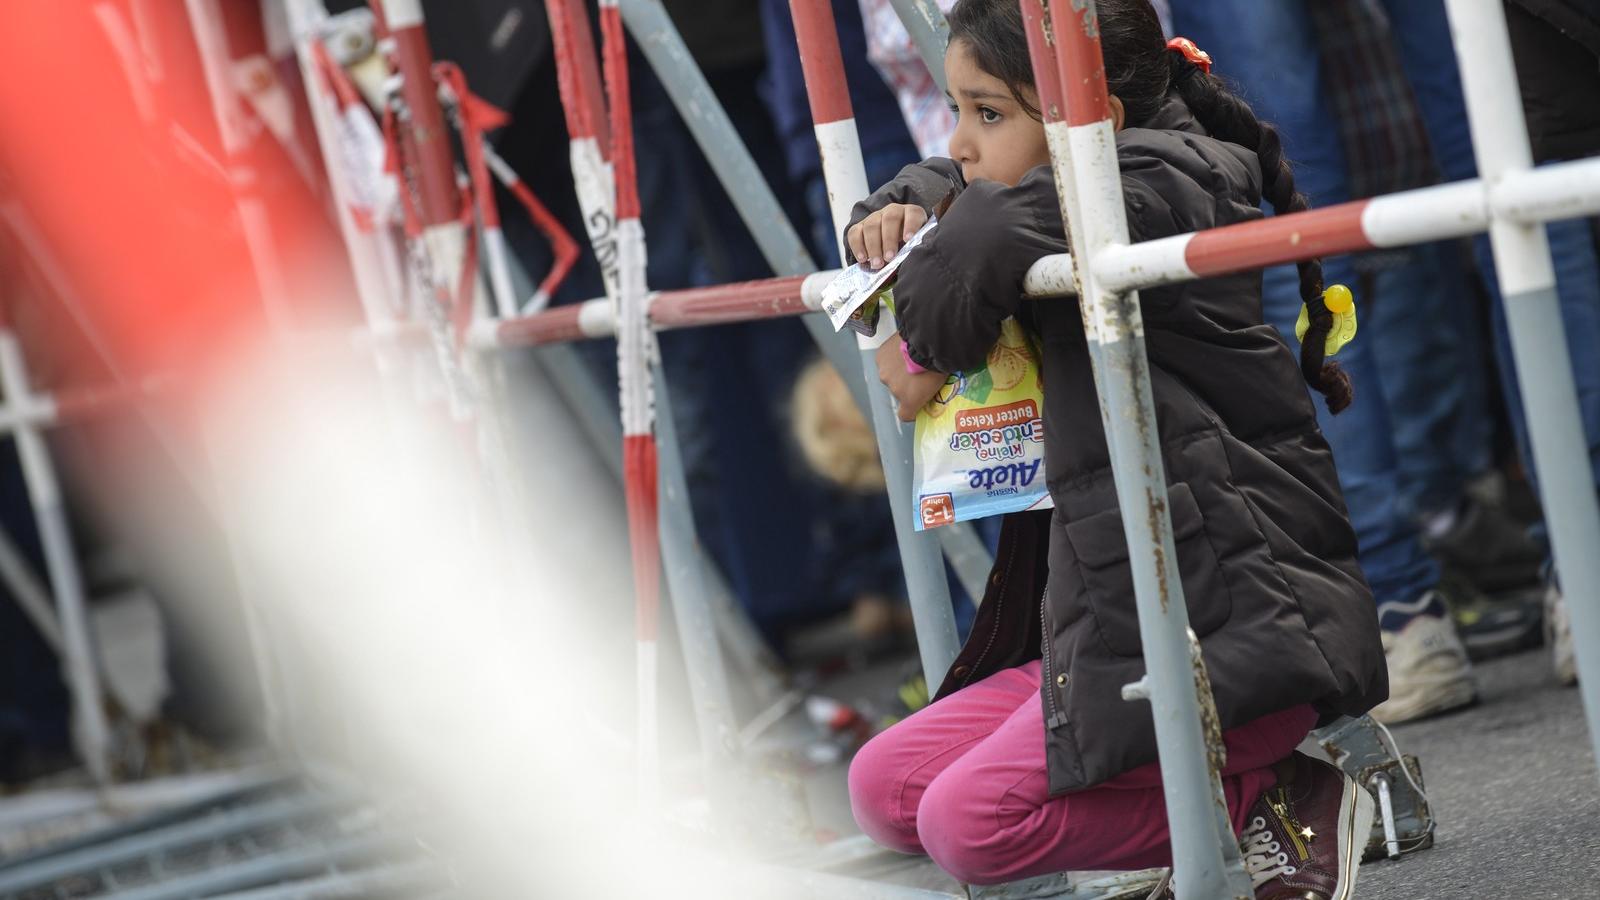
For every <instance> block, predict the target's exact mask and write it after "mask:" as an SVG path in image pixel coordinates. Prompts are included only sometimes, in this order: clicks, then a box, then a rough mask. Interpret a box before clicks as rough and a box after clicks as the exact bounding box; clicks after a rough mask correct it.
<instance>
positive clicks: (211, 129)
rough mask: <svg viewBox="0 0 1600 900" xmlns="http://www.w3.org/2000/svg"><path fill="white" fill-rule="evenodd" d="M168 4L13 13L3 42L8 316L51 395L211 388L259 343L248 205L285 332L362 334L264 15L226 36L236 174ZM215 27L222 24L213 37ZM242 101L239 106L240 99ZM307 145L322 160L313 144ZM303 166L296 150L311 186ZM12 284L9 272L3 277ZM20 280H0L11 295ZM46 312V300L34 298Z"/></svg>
mask: <svg viewBox="0 0 1600 900" xmlns="http://www.w3.org/2000/svg"><path fill="white" fill-rule="evenodd" d="M189 6H190V5H189V4H184V3H178V2H172V0H94V2H81V3H61V2H59V0H14V2H9V3H7V4H5V10H4V13H3V19H4V21H3V24H0V60H4V62H5V67H6V70H7V72H6V77H5V78H0V122H4V123H5V125H4V127H3V128H0V265H4V266H6V267H7V269H16V268H20V269H22V270H23V274H24V276H25V280H26V282H27V283H28V284H29V285H30V286H31V288H32V289H31V290H27V291H12V290H8V289H7V288H6V287H5V285H4V284H3V283H0V313H3V314H4V316H5V318H6V320H7V321H8V323H10V327H14V328H16V329H17V330H18V332H19V334H20V336H21V338H22V340H23V343H24V347H25V348H26V350H27V352H28V354H29V357H30V359H31V360H32V361H33V362H34V369H35V370H36V371H39V372H44V373H48V380H49V381H50V382H51V383H49V384H41V385H39V386H40V387H41V388H45V389H49V388H53V387H61V386H66V384H65V383H68V382H83V381H102V380H103V379H104V377H105V375H106V374H107V373H108V371H116V372H119V373H123V374H126V375H129V376H132V375H138V374H145V373H151V372H162V373H167V374H173V375H177V376H178V377H179V379H180V380H181V381H190V380H191V379H197V380H203V379H204V378H205V377H206V376H207V373H208V372H211V371H214V369H212V366H213V365H214V364H217V363H220V362H225V361H227V360H228V359H229V358H230V354H233V353H234V352H236V351H237V350H238V349H239V346H240V342H241V341H248V340H252V339H259V338H260V337H263V336H264V335H265V333H266V328H267V322H268V319H267V316H266V315H265V310H264V307H263V296H262V289H261V284H262V279H261V274H262V273H261V272H260V271H259V270H258V268H257V266H256V265H255V262H254V261H253V259H252V255H251V253H250V251H249V248H248V247H247V244H246V241H245V237H244V231H243V229H242V227H241V217H240V212H239V206H238V204H237V199H238V196H239V195H240V194H241V193H242V194H247V195H253V196H254V197H259V198H260V199H261V201H262V203H261V208H262V209H264V211H265V218H266V223H265V227H264V232H265V233H266V234H268V235H269V236H270V241H268V242H267V243H268V244H269V245H270V249H271V255H272V256H273V257H274V258H275V260H276V263H277V266H276V267H277V269H278V270H279V272H278V273H277V275H276V276H275V277H278V278H280V280H281V284H282V285H283V289H282V291H281V293H282V294H284V295H285V297H284V298H283V299H284V301H285V311H286V312H287V315H286V316H285V317H283V319H284V321H286V322H287V323H289V324H295V323H302V324H311V323H315V324H316V325H318V326H325V325H327V324H328V319H329V317H330V315H332V316H335V317H343V320H344V321H348V322H349V323H351V324H354V323H355V322H356V321H357V320H356V318H355V313H356V306H355V304H354V302H353V300H350V299H349V298H350V297H351V289H350V287H349V284H348V273H347V272H346V271H345V269H344V257H343V251H342V248H341V245H340V243H339V238H338V233H337V231H336V230H335V228H334V227H333V225H332V223H331V221H330V219H329V217H328V216H327V214H326V212H325V208H324V206H323V203H322V199H321V198H320V197H319V196H318V190H319V188H318V187H317V185H320V183H321V178H320V172H316V171H314V170H311V171H308V170H307V167H306V161H307V160H317V159H319V157H318V156H317V154H316V153H315V151H314V149H313V150H312V152H310V153H306V152H304V150H305V146H306V145H305V143H304V142H305V141H308V140H309V139H310V135H309V128H308V125H307V124H306V123H307V122H308V119H307V117H306V116H305V114H304V108H305V107H304V104H305V100H304V92H303V90H302V89H301V86H300V83H299V78H298V72H297V70H296V69H295V67H294V66H293V65H292V60H291V61H289V64H283V63H282V61H274V60H271V59H270V58H269V57H268V56H267V54H266V47H265V40H264V37H263V31H262V25H261V12H260V10H259V8H258V6H257V4H256V3H254V2H248V0H227V2H221V3H213V4H204V3H202V4H193V6H194V7H196V8H200V7H208V6H209V7H210V8H211V9H213V10H215V11H216V14H217V15H220V16H221V17H222V18H223V20H224V21H222V22H221V23H220V25H218V28H217V30H214V31H213V34H216V33H220V34H222V35H223V36H224V42H223V43H225V47H223V50H224V52H225V53H226V55H227V57H228V59H227V63H228V65H227V67H226V68H225V69H222V71H225V72H227V73H228V75H229V77H230V87H231V88H232V89H233V90H234V91H237V93H234V94H233V96H232V97H231V98H223V102H222V104H221V106H222V108H223V109H224V111H225V114H227V115H230V116H234V117H237V118H235V119H234V121H235V122H237V123H239V124H240V125H241V130H242V132H243V133H245V134H248V135H249V140H248V141H247V142H245V143H244V145H243V146H242V148H237V149H239V150H240V152H237V153H236V154H235V155H234V156H233V157H232V158H230V157H229V155H228V154H227V152H226V151H225V148H224V144H223V142H222V140H221V136H220V133H219V129H218V123H217V112H216V110H214V108H213V103H212V97H211V94H210V91H209V88H208V85H207V81H206V78H205V71H204V69H203V67H202V61H201V55H200V51H199V47H198V45H197V41H196V35H195V33H194V29H192V27H191V22H190V18H189V10H188V7H189ZM213 24H216V23H213ZM269 90H270V91H271V92H273V94H274V95H275V97H276V98H277V99H278V100H279V101H280V106H283V104H282V102H281V101H283V100H284V99H286V98H287V100H288V101H289V104H290V105H289V106H287V107H285V108H287V109H289V110H290V111H291V114H290V116H288V117H287V118H285V117H282V116H280V117H279V119H280V120H279V121H278V122H277V123H276V124H277V126H278V129H279V131H280V132H281V131H282V130H283V127H284V123H285V122H286V121H287V122H288V123H289V126H290V127H291V128H294V127H295V126H297V125H298V130H297V132H296V134H295V138H296V139H297V140H298V141H300V142H301V146H299V147H296V146H294V141H291V142H290V143H289V144H288V145H286V144H284V143H282V142H280V138H281V137H282V135H281V134H279V135H275V134H274V133H273V132H272V131H271V130H269V129H267V128H266V127H265V126H264V124H263V120H262V118H261V117H260V116H258V114H257V112H256V111H255V109H254V108H253V105H252V104H249V103H247V102H246V100H245V99H244V98H245V97H246V96H247V95H250V94H254V93H259V92H265V91H269ZM230 100H231V101H232V102H229V101H230ZM312 146H313V147H314V145H312ZM291 150H296V151H299V155H298V160H299V162H300V163H301V166H300V168H298V169H297V168H296V166H295V164H294V159H295V157H294V156H292V155H291V152H289V151H291ZM10 274H12V275H15V274H17V273H15V272H12V273H10ZM23 280H24V279H22V278H4V279H0V281H10V282H12V283H13V284H16V283H19V282H21V281H23ZM41 294H43V295H44V298H43V300H44V302H42V303H41V302H40V295H41Z"/></svg>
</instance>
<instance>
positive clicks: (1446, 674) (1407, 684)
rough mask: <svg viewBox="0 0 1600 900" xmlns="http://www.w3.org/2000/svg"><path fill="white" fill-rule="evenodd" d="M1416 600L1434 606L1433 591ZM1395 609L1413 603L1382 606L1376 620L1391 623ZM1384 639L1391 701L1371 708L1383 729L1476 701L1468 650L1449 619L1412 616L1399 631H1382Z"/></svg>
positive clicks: (1435, 616)
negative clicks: (1393, 609)
mask: <svg viewBox="0 0 1600 900" xmlns="http://www.w3.org/2000/svg"><path fill="white" fill-rule="evenodd" d="M1430 595H1432V596H1430ZM1417 602H1418V604H1424V603H1425V605H1426V606H1427V607H1430V608H1436V604H1437V592H1436V591H1428V592H1427V594H1424V595H1423V597H1422V598H1419V600H1418V601H1417ZM1399 605H1405V606H1408V607H1409V606H1411V605H1412V604H1392V603H1386V604H1383V606H1380V607H1379V608H1378V613H1379V621H1380V622H1387V621H1393V617H1394V616H1393V612H1392V610H1390V609H1389V608H1390V607H1394V606H1399ZM1382 637H1383V656H1384V659H1386V660H1387V661H1388V663H1389V699H1388V700H1385V701H1384V702H1383V703H1381V704H1379V705H1378V707H1377V708H1376V709H1374V710H1372V717H1373V718H1374V719H1377V720H1378V721H1380V722H1383V723H1384V724H1387V725H1393V724H1395V723H1397V722H1409V721H1410V720H1412V719H1418V718H1421V717H1423V716H1431V715H1434V714H1436V713H1442V712H1445V711H1446V710H1451V709H1455V708H1457V707H1461V706H1466V705H1468V704H1470V703H1472V702H1473V701H1474V700H1475V699H1477V688H1476V686H1475V685H1474V684H1473V682H1472V665H1471V663H1469V662H1467V651H1466V649H1465V648H1463V647H1462V646H1461V640H1460V638H1458V637H1456V631H1455V626H1453V625H1452V624H1451V623H1450V620H1449V619H1448V618H1446V617H1444V616H1442V615H1437V614H1433V613H1424V614H1421V615H1416V616H1412V617H1411V619H1410V621H1408V622H1406V623H1405V625H1404V626H1403V627H1401V628H1399V629H1398V630H1390V629H1388V628H1386V629H1385V630H1384V631H1383V632H1382Z"/></svg>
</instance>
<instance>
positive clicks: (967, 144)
mask: <svg viewBox="0 0 1600 900" xmlns="http://www.w3.org/2000/svg"><path fill="white" fill-rule="evenodd" d="M944 75H945V81H946V83H947V84H949V86H950V93H949V99H950V111H951V112H953V113H955V116H956V130H955V133H953V134H951V135H950V158H951V159H953V160H955V161H956V162H958V163H960V164H961V177H963V178H965V179H966V180H967V181H968V182H969V183H970V182H972V181H974V180H976V179H979V178H983V179H987V180H989V181H998V182H1000V183H1002V184H1005V185H1010V186H1013V187H1015V186H1016V183H1017V182H1019V181H1021V180H1022V176H1023V175H1026V174H1027V173H1028V170H1029V169H1032V168H1034V167H1036V166H1042V165H1044V164H1045V163H1048V162H1049V161H1050V151H1049V149H1048V148H1047V147H1046V146H1045V140H1044V124H1043V123H1041V122H1040V121H1039V120H1038V119H1035V118H1033V117H1032V116H1030V115H1028V113H1027V111H1026V110H1024V109H1023V108H1022V105H1021V104H1019V103H1018V102H1017V101H1016V99H1015V98H1013V97H1012V96H1011V89H1010V88H1008V87H1007V86H1006V83H1005V82H1004V81H1001V80H1000V79H998V78H996V77H994V76H993V75H990V74H989V73H988V72H985V71H983V70H982V69H980V68H978V64H977V61H976V60H974V59H973V57H972V51H971V49H970V48H968V47H967V44H966V42H965V41H962V40H954V41H951V42H950V49H949V50H947V51H946V52H945V55H944ZM1024 91H1025V94H1026V95H1027V99H1028V100H1029V102H1031V103H1036V102H1037V101H1036V100H1035V98H1034V96H1033V95H1032V90H1031V89H1024Z"/></svg>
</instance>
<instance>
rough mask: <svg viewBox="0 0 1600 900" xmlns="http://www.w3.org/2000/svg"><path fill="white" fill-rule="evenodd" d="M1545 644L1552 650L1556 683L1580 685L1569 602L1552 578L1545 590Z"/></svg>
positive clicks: (1558, 584) (1551, 656) (1551, 655)
mask: <svg viewBox="0 0 1600 900" xmlns="http://www.w3.org/2000/svg"><path fill="white" fill-rule="evenodd" d="M1544 643H1545V646H1547V647H1549V648H1550V661H1551V664H1552V665H1553V666H1554V668H1555V671H1556V681H1558V682H1560V683H1561V684H1564V685H1572V684H1577V683H1578V658H1577V657H1576V656H1575V655H1573V652H1572V622H1571V620H1569V619H1568V618H1567V601H1566V600H1565V599H1564V598H1563V597H1562V596H1561V585H1560V583H1559V582H1557V581H1556V579H1555V578H1554V577H1552V578H1551V579H1550V580H1549V582H1547V583H1546V584H1545V588H1544Z"/></svg>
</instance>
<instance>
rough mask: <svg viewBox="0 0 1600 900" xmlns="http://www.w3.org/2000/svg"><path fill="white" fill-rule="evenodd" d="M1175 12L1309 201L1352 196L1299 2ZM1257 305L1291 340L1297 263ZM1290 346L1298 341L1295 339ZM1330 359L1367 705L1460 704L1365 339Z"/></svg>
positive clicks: (1326, 420)
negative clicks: (1376, 660)
mask: <svg viewBox="0 0 1600 900" xmlns="http://www.w3.org/2000/svg"><path fill="white" fill-rule="evenodd" d="M1172 16H1173V27H1174V29H1175V30H1176V31H1177V33H1178V34H1180V35H1183V36H1184V37H1187V38H1190V39H1191V40H1194V41H1195V42H1196V43H1197V44H1199V45H1200V47H1201V48H1202V49H1204V50H1206V51H1207V52H1208V53H1210V54H1211V56H1212V58H1213V59H1215V60H1216V68H1215V70H1214V72H1215V73H1216V74H1219V75H1221V76H1222V77H1223V78H1224V79H1226V80H1228V81H1229V82H1230V83H1231V84H1232V86H1233V87H1234V88H1235V90H1237V91H1238V92H1239V94H1240V96H1241V97H1243V98H1244V99H1245V100H1246V101H1247V102H1248V103H1250V105H1251V106H1252V107H1253V108H1254V110H1255V111H1256V113H1257V115H1258V116H1259V117H1260V118H1261V120H1262V121H1264V122H1270V123H1272V124H1273V125H1274V126H1275V127H1277V128H1278V130H1279V133H1280V134H1281V136H1282V138H1283V143H1284V152H1285V155H1286V156H1288V157H1289V158H1290V159H1291V160H1293V161H1294V171H1295V178H1296V186H1297V187H1298V188H1299V189H1300V190H1301V191H1303V192H1304V193H1305V194H1306V195H1307V196H1308V197H1309V198H1310V200H1311V202H1312V204H1313V205H1314V206H1326V205H1330V204H1333V203H1339V202H1342V201H1344V200H1347V199H1349V190H1348V182H1347V175H1346V172H1347V160H1346V157H1345V153H1344V150H1343V147H1342V146H1341V143H1340V141H1339V140H1338V139H1337V138H1336V134H1337V129H1336V127H1335V126H1336V123H1334V122H1333V121H1331V115H1332V113H1331V111H1330V110H1331V108H1332V107H1331V103H1330V101H1329V98H1328V93H1327V91H1328V88H1327V86H1326V85H1325V84H1324V82H1323V78H1322V73H1321V67H1320V66H1319V64H1318V53H1319V49H1318V46H1317V39H1316V34H1315V32H1314V29H1313V24H1312V21H1311V18H1310V15H1309V13H1308V11H1307V9H1306V7H1305V6H1304V4H1303V3H1302V2H1299V0H1297V2H1288V3H1272V4H1259V3H1255V2H1252V0H1174V2H1173V4H1172ZM1323 263H1324V280H1325V283H1327V284H1335V283H1341V282H1342V283H1345V284H1351V285H1353V284H1354V283H1355V281H1354V278H1355V270H1354V266H1353V264H1352V262H1351V260H1350V259H1349V257H1333V258H1329V259H1326V260H1324V261H1323ZM1262 301H1263V308H1264V312H1265V315H1266V319H1267V321H1268V322H1269V323H1271V324H1273V325H1275V326H1276V327H1277V328H1278V329H1279V330H1280V331H1281V332H1282V333H1283V334H1284V335H1285V336H1286V339H1288V338H1291V337H1292V335H1293V334H1294V331H1293V323H1294V320H1295V318H1296V317H1297V316H1298V314H1299V311H1300V305H1301V299H1300V294H1299V287H1298V276H1297V273H1296V272H1295V270H1294V268H1293V267H1288V266H1280V267H1276V268H1273V269H1269V270H1267V272H1266V273H1265V276H1264V279H1263V291H1262ZM1357 302H1358V304H1359V303H1360V302H1361V301H1360V299H1359V298H1358V300H1357ZM1289 344H1290V346H1291V347H1292V348H1293V347H1295V346H1296V345H1295V342H1294V341H1293V340H1292V339H1290V340H1289ZM1338 362H1339V364H1340V365H1341V366H1343V367H1344V368H1345V370H1346V371H1347V372H1349V374H1350V378H1351V381H1352V383H1353V384H1354V387H1355V402H1354V403H1352V404H1351V406H1350V408H1349V409H1347V410H1345V411H1344V412H1343V413H1341V414H1340V415H1338V416H1333V415H1331V414H1329V413H1328V411H1327V407H1326V404H1324V403H1323V402H1322V401H1321V400H1320V399H1318V400H1317V401H1316V407H1317V416H1318V421H1319V423H1320V424H1321V426H1322V430H1323V433H1324V434H1325V435H1326V437H1327V439H1328V443H1329V444H1330V445H1331V446H1332V448H1333V453H1334V461H1335V462H1336V464H1337V465H1338V470H1339V482H1340V485H1341V487H1342V488H1343V490H1344V496H1345V504H1346V506H1347V508H1348V509H1349V512H1350V520H1351V524H1352V525H1353V526H1354V528H1355V532H1356V539H1357V541H1358V544H1359V547H1360V557H1359V558H1360V562H1361V567H1362V569H1363V571H1364V572H1365V573H1366V576H1367V580H1368V582H1369V583H1370V584H1371V586H1372V590H1373V594H1374V597H1375V598H1376V600H1377V604H1378V615H1379V623H1380V625H1381V626H1382V628H1383V635H1384V645H1385V648H1386V650H1387V651H1388V652H1387V655H1388V657H1389V670H1390V695H1391V698H1390V701H1389V702H1388V703H1387V704H1385V705H1384V706H1382V707H1379V709H1378V710H1377V711H1375V712H1377V713H1378V714H1381V715H1383V716H1385V717H1386V718H1387V719H1389V720H1390V721H1400V720H1404V719H1408V718H1414V717H1416V716H1419V715H1425V714H1428V713H1432V712H1438V711H1442V710H1444V709H1449V708H1452V707H1455V706H1460V705H1463V704H1465V703H1468V702H1470V701H1471V700H1472V698H1473V695H1474V689H1473V685H1472V681H1471V677H1470V668H1469V666H1468V663H1467V661H1466V653H1465V651H1464V649H1463V648H1462V647H1461V645H1460V643H1459V640H1458V639H1457V638H1456V636H1455V633H1454V630H1453V628H1452V627H1451V625H1450V622H1449V620H1448V617H1447V611H1446V609H1445V604H1444V600H1443V598H1442V597H1441V596H1440V595H1439V594H1438V592H1437V591H1436V590H1435V588H1436V586H1437V584H1438V581H1439V569H1438V566H1437V565H1436V564H1435V563H1434V561H1433V560H1432V559H1431V558H1430V557H1429V556H1428V554H1427V552H1426V551H1425V550H1424V548H1423V546H1422V542H1421V537H1420V534H1419V532H1418V529H1417V526H1416V524H1415V523H1414V522H1413V521H1412V520H1411V518H1410V517H1409V516H1407V515H1406V514H1405V512H1404V510H1403V509H1402V508H1401V506H1400V500H1399V498H1400V496H1401V493H1402V490H1401V485H1402V475H1401V472H1400V468H1399V462H1398V459H1397V457H1396V453H1395V447H1394V436H1393V432H1392V429H1391V426H1390V423H1391V417H1390V413H1389V409H1388V404H1387V401H1386V394H1385V391H1384V385H1383V381H1382V377H1381V374H1380V371H1379V367H1378V361H1377V355H1376V352H1375V348H1374V346H1373V342H1372V341H1370V340H1362V339H1361V337H1358V338H1357V339H1356V340H1355V341H1353V342H1352V343H1351V344H1349V345H1348V346H1346V347H1345V349H1344V350H1343V351H1341V352H1340V354H1339V357H1338Z"/></svg>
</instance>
